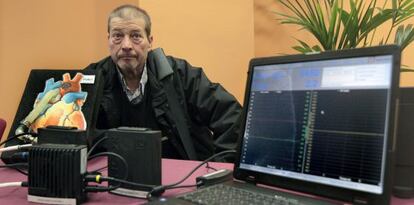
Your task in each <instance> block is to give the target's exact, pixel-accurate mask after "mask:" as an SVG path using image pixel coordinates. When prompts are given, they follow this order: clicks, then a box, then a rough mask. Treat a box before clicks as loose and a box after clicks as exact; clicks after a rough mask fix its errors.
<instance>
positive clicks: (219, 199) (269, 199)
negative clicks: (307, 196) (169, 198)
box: [179, 184, 301, 205]
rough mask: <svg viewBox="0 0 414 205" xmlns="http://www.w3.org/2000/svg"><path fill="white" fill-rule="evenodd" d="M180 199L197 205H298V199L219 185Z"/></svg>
mask: <svg viewBox="0 0 414 205" xmlns="http://www.w3.org/2000/svg"><path fill="white" fill-rule="evenodd" d="M179 198H180V199H183V200H186V201H190V202H192V203H195V204H209V205H210V204H211V205H215V204H229V205H231V204H237V205H243V204H281V205H298V204H301V203H299V202H298V201H297V200H296V199H290V198H286V197H283V196H277V195H266V194H261V193H256V192H251V191H248V190H245V189H239V188H236V187H232V186H226V185H223V184H218V185H214V186H210V187H206V188H204V189H199V190H197V191H195V192H192V193H188V194H185V195H183V196H180V197H179Z"/></svg>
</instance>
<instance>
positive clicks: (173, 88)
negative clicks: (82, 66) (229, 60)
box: [86, 5, 241, 160]
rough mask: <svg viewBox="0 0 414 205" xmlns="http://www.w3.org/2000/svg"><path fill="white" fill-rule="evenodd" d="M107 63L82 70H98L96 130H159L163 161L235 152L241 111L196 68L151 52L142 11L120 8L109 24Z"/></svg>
mask: <svg viewBox="0 0 414 205" xmlns="http://www.w3.org/2000/svg"><path fill="white" fill-rule="evenodd" d="M108 33H109V35H108V42H109V50H110V53H111V56H110V57H107V58H105V59H103V60H101V61H99V62H97V63H94V64H91V65H89V66H88V67H87V68H86V69H93V70H101V71H102V73H103V75H104V78H105V85H104V94H103V99H102V101H101V105H100V111H99V116H98V122H97V128H98V129H108V128H115V127H120V126H130V127H147V128H151V129H154V130H161V131H162V134H163V136H165V137H166V139H167V140H165V141H163V145H162V146H163V150H162V152H163V157H166V158H178V159H194V160H202V159H205V158H207V157H209V156H211V155H212V154H214V153H217V152H220V151H223V150H228V149H235V146H236V141H237V138H238V133H237V130H238V126H237V125H238V123H236V122H237V121H238V117H239V115H240V112H241V106H240V104H239V103H238V102H237V100H236V99H235V98H234V97H233V96H232V95H231V94H229V93H228V92H227V91H226V90H225V89H224V88H223V87H222V86H220V85H219V84H216V83H212V82H210V81H209V79H208V78H207V77H206V75H205V74H204V72H203V71H202V69H201V68H196V67H193V66H191V65H190V64H189V63H188V62H187V61H185V60H182V59H178V58H174V57H171V56H165V55H164V53H163V51H162V50H161V49H154V50H152V42H153V37H152V35H151V20H150V17H149V15H148V14H147V12H146V11H145V10H142V9H141V8H138V7H135V6H132V5H124V6H120V7H118V8H116V9H115V10H114V11H112V12H111V14H110V15H109V18H108Z"/></svg>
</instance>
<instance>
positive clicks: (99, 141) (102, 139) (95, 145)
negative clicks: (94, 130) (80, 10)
mask: <svg viewBox="0 0 414 205" xmlns="http://www.w3.org/2000/svg"><path fill="white" fill-rule="evenodd" d="M107 139H108V137H107V136H104V137H102V138H101V139H99V140H98V141H97V142H96V143H95V144H94V145H93V146H92V147H91V149H89V151H88V156H89V155H91V153H92V151H93V150H94V149H95V148H96V147H97V146H98V145H99V144H101V143H102V142H103V141H105V140H107Z"/></svg>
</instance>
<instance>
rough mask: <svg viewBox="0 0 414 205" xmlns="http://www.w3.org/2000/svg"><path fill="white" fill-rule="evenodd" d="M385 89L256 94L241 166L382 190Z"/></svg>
mask: <svg viewBox="0 0 414 205" xmlns="http://www.w3.org/2000/svg"><path fill="white" fill-rule="evenodd" d="M387 94H388V93H387V90H386V89H369V90H364V89H361V90H357V89H355V90H318V91H315V90H313V91H306V90H305V91H303V90H302V91H252V92H251V94H250V99H249V107H248V110H247V112H248V113H247V119H246V129H245V136H244V141H243V145H242V146H243V147H242V152H243V153H242V158H241V162H242V163H246V164H252V165H257V166H261V167H267V168H274V169H278V170H289V171H293V172H297V173H305V174H310V175H315V176H322V177H328V178H333V179H341V180H346V181H352V182H360V183H366V184H373V185H377V184H379V183H380V181H381V168H380V166H381V164H382V157H383V156H382V149H383V143H384V129H385V128H384V126H385V121H384V119H386V116H385V115H386V102H387V100H386V98H387Z"/></svg>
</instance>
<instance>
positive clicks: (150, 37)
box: [148, 36, 154, 48]
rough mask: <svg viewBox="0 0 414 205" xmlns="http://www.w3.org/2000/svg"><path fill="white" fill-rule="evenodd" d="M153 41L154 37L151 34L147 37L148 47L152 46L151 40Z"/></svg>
mask: <svg viewBox="0 0 414 205" xmlns="http://www.w3.org/2000/svg"><path fill="white" fill-rule="evenodd" d="M153 41H154V38H153V37H152V36H149V37H148V42H149V44H150V48H152V42H153Z"/></svg>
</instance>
